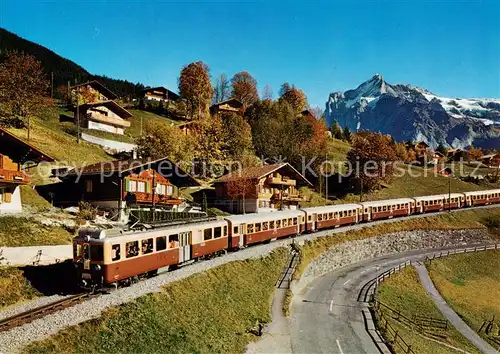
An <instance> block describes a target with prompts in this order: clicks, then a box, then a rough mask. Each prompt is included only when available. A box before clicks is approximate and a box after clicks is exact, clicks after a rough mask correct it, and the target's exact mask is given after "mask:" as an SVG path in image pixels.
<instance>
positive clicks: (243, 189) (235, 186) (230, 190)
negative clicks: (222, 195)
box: [226, 176, 256, 214]
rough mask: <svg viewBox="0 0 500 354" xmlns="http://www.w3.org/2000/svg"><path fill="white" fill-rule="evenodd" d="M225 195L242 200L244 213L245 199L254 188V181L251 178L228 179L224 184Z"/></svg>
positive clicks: (244, 211)
mask: <svg viewBox="0 0 500 354" xmlns="http://www.w3.org/2000/svg"><path fill="white" fill-rule="evenodd" d="M226 188H227V189H226V190H227V195H228V196H229V198H231V199H233V200H238V199H241V200H242V204H243V214H245V213H246V208H245V200H246V197H247V196H248V195H249V194H252V193H254V192H255V190H256V185H255V181H254V180H253V179H251V178H244V176H242V178H238V179H234V180H231V181H229V182H228V183H227V184H226Z"/></svg>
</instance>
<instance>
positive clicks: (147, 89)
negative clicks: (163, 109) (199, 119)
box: [140, 86, 181, 100]
mask: <svg viewBox="0 0 500 354" xmlns="http://www.w3.org/2000/svg"><path fill="white" fill-rule="evenodd" d="M149 91H162V92H164V93H167V92H168V97H169V98H172V99H175V100H178V99H179V98H181V97H180V96H179V95H178V94H176V93H175V92H174V91H171V90H169V89H168V88H166V87H164V86H157V87H148V88H145V89H144V90H141V91H140V93H141V94H144V93H146V92H149Z"/></svg>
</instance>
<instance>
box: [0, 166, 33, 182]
mask: <svg viewBox="0 0 500 354" xmlns="http://www.w3.org/2000/svg"><path fill="white" fill-rule="evenodd" d="M1 182H7V183H19V184H24V183H28V182H29V178H28V176H26V174H25V173H24V172H23V171H12V170H4V169H0V183H1Z"/></svg>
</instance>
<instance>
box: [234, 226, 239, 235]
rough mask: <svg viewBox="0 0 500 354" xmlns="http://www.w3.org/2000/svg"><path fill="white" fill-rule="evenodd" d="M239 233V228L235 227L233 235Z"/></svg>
mask: <svg viewBox="0 0 500 354" xmlns="http://www.w3.org/2000/svg"><path fill="white" fill-rule="evenodd" d="M237 233H238V226H234V227H233V235H236V234H237Z"/></svg>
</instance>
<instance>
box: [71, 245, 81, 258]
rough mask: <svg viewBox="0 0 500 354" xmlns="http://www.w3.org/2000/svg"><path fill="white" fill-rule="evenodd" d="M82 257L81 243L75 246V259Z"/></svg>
mask: <svg viewBox="0 0 500 354" xmlns="http://www.w3.org/2000/svg"><path fill="white" fill-rule="evenodd" d="M81 256H82V245H80V244H79V243H74V244H73V257H75V258H77V257H81Z"/></svg>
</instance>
